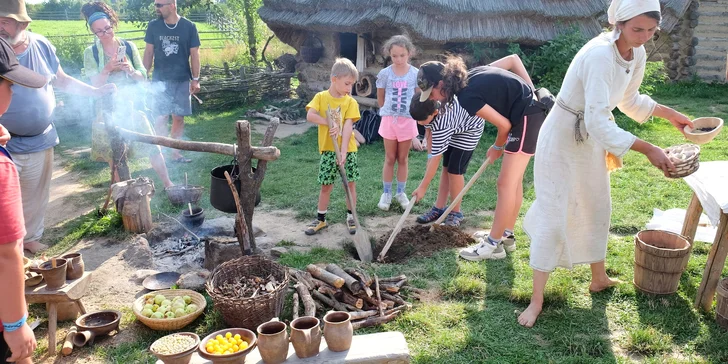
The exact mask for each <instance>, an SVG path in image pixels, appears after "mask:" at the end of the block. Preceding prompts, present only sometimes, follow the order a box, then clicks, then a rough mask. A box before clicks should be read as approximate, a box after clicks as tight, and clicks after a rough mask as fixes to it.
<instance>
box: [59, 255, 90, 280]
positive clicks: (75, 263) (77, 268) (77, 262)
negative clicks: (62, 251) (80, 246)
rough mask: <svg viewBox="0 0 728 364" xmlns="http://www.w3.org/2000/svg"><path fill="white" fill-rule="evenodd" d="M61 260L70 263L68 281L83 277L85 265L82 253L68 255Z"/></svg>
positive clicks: (67, 269)
mask: <svg viewBox="0 0 728 364" xmlns="http://www.w3.org/2000/svg"><path fill="white" fill-rule="evenodd" d="M61 258H63V259H66V260H67V261H68V266H67V267H66V279H68V280H73V279H79V278H81V276H83V272H84V266H85V265H84V263H83V257H82V256H81V253H71V254H66V255H63V256H61Z"/></svg>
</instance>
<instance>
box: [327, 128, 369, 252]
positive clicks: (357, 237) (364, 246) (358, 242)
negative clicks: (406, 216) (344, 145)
mask: <svg viewBox="0 0 728 364" xmlns="http://www.w3.org/2000/svg"><path fill="white" fill-rule="evenodd" d="M326 120H327V121H328V122H329V128H331V127H332V126H333V122H332V121H331V120H330V119H329V118H326ZM336 139H337V138H336V137H335V136H331V141H333V143H334V152H336V161H337V163H336V164H337V166H338V167H339V174H340V175H341V181H342V182H343V184H344V193H345V194H346V201H348V202H349V206H351V214H352V215H354V224H355V225H356V234H354V246H355V247H356V252H357V253H358V254H359V259H361V261H362V262H365V263H369V262H371V261H372V258H373V253H372V244H371V242H370V241H369V234H367V232H366V231H364V229H362V227H361V224H359V216H358V215H357V213H356V207H355V206H354V201H352V199H351V191H349V180H347V178H346V170H345V169H344V166H343V165H339V163H338V161H339V159H341V151H340V150H339V143H338V141H337V140H336Z"/></svg>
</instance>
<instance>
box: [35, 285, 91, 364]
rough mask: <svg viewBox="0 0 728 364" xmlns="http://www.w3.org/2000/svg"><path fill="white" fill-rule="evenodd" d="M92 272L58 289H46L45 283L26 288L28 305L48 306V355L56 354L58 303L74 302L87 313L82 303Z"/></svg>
mask: <svg viewBox="0 0 728 364" xmlns="http://www.w3.org/2000/svg"><path fill="white" fill-rule="evenodd" d="M90 278H91V272H84V273H83V276H81V278H78V279H74V280H68V281H66V284H65V285H64V286H63V287H61V288H58V289H48V288H46V284H45V282H43V283H41V284H39V285H37V286H35V287H27V288H25V301H26V302H27V303H29V304H30V303H47V304H48V353H49V354H50V355H55V353H56V328H57V324H58V322H57V321H58V320H57V319H58V311H57V305H58V303H63V302H73V303H75V304H76V305H78V310H79V311H81V314H85V313H86V308H85V307H83V303H81V298H82V297H83V295H84V294H85V293H86V288H87V287H88V284H89V283H90V282H91V279H90Z"/></svg>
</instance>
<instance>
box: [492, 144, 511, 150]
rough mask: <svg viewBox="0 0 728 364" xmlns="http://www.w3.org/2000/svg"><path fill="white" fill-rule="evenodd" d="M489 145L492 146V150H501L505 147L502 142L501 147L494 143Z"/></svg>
mask: <svg viewBox="0 0 728 364" xmlns="http://www.w3.org/2000/svg"><path fill="white" fill-rule="evenodd" d="M506 144H507V143H506ZM490 147H491V148H493V149H494V150H503V149H505V147H506V145H505V144H503V146H502V147H499V146H497V145H495V143H493V145H491V146H490Z"/></svg>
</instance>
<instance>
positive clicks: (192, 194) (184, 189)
mask: <svg viewBox="0 0 728 364" xmlns="http://www.w3.org/2000/svg"><path fill="white" fill-rule="evenodd" d="M203 189H204V187H202V186H193V185H177V186H170V187H166V188H165V189H164V191H165V192H167V198H169V202H171V203H172V204H173V205H183V204H187V203H194V204H196V203H197V201H200V198H201V197H202V190H203Z"/></svg>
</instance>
